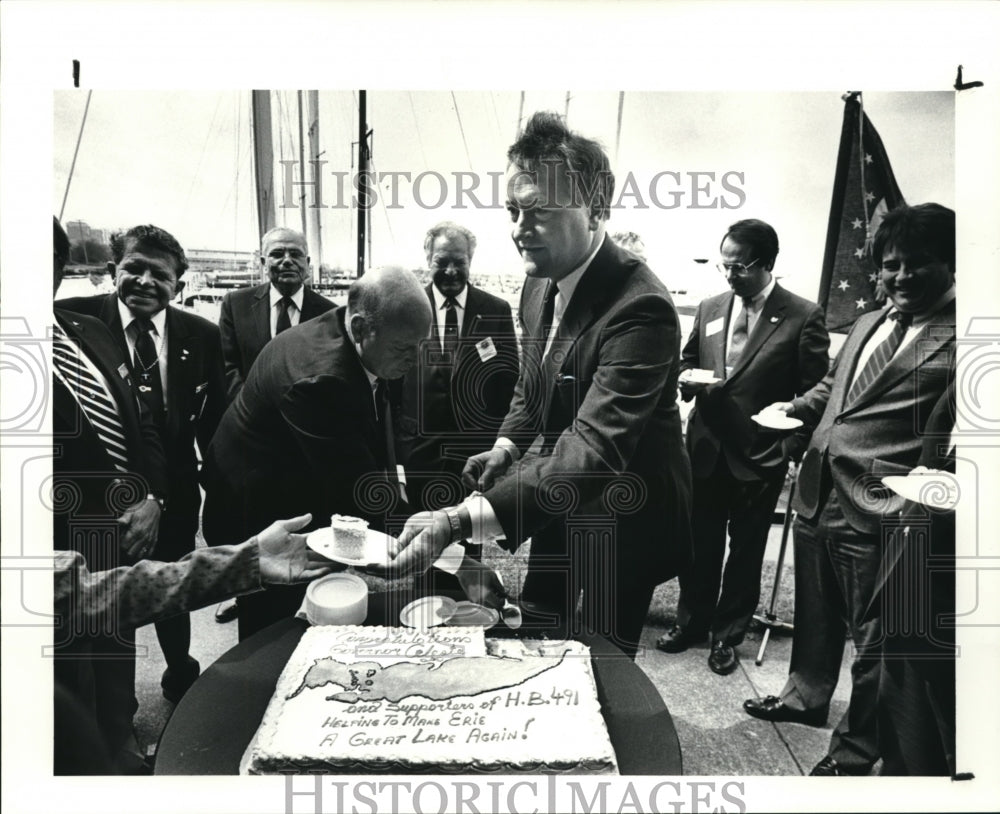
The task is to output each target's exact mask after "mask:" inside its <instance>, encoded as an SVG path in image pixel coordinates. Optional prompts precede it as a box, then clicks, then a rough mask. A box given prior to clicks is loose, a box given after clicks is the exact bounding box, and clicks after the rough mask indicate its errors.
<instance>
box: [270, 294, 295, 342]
mask: <svg viewBox="0 0 1000 814" xmlns="http://www.w3.org/2000/svg"><path fill="white" fill-rule="evenodd" d="M294 305H295V303H294V302H292V298H291V297H282V298H281V299H280V300H278V321H277V322H276V323H275V325H274V335H275V336H277V335H278V334H280V333H281V332H282V331H287V330H288V329H289V328H291V327H292V318H291V316H290V315H289V312H288V309H289V308H291V307H293V306H294Z"/></svg>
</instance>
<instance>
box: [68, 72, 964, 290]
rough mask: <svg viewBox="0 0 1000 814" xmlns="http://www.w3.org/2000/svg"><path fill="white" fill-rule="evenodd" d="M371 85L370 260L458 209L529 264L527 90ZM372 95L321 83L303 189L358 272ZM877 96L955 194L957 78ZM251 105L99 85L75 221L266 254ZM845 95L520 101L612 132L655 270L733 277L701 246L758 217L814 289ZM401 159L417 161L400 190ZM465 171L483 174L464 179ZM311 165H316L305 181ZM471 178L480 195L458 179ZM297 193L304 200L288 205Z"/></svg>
mask: <svg viewBox="0 0 1000 814" xmlns="http://www.w3.org/2000/svg"><path fill="white" fill-rule="evenodd" d="M567 93H568V94H569V101H568V107H567V99H566V97H567ZM86 96H87V94H86V92H85V91H76V90H67V91H59V92H56V93H55V94H54V97H53V123H54V133H53V138H54V145H53V176H52V179H53V180H52V183H53V190H52V194H53V206H54V207H55V208H56V211H58V208H59V207H60V206H61V202H62V199H63V196H64V195H65V194H66V183H67V178H68V177H69V170H70V166H71V163H72V160H73V151H74V147H75V145H76V140H77V137H78V135H79V132H80V124H81V121H82V118H83V111H84V107H85V105H86ZM367 97H368V101H367V108H368V116H367V118H368V123H369V126H370V127H371V128H372V130H373V141H372V145H373V163H374V169H375V171H376V172H378V173H380V174H381V176H380V177H381V178H382V179H383V181H382V183H381V184H380V187H379V200H378V202H377V204H376V206H375V207H374V209H373V210H372V227H371V233H372V253H371V260H370V262H371V263H374V264H376V265H380V264H385V263H393V262H399V263H403V264H405V265H410V266H422V265H423V263H424V257H423V250H422V246H423V236H424V233H425V232H426V230H427V229H428V228H429V227H430V226H431V225H433V224H434V223H435V222H437V221H439V220H445V219H450V220H456V221H459V222H461V223H463V224H465V225H466V226H468V227H469V228H471V229H472V230H473V231H474V232H475V233H476V235H477V238H478V241H479V249H478V252H477V256H476V259H475V261H474V270H475V271H478V272H486V273H499V274H502V273H512V274H517V273H519V264H518V258H517V256H516V253H515V251H514V248H513V246H512V244H511V241H510V237H509V224H508V222H507V215H506V212H505V211H504V209H503V205H502V204H503V189H502V184H501V183H500V181H499V180H497V179H498V178H499V176H498V175H497V173H502V172H503V171H504V169H505V153H506V149H507V147H508V146H509V144H510V143H511V141H512V140H513V138H514V137H515V135H516V132H517V122H518V111H519V108H520V106H521V94H520V93H519V92H517V91H498V90H489V89H484V90H481V91H459V92H452V91H445V90H441V91H379V90H376V91H369V92H368V94H367ZM357 98H358V95H357V92H356V91H352V90H341V91H321V92H320V94H319V100H320V102H319V106H320V142H321V149H322V159H323V160H324V161H326V162H327V163H326V164H325V165H323V166H322V167H321V169H320V175H321V178H320V181H321V184H322V185H323V186H322V190H321V196H320V199H319V201H316V199H315V198H312V197H310V198H309V200H308V201H307V203H309V204H310V205H312V204H314V203H317V202H318V203H322V204H323V205H324V206H325V207H326V208H324V209H322V210H321V212H322V214H321V224H322V228H321V231H322V239H323V253H322V254H323V256H322V262H325V263H327V264H330V265H333V266H341V267H345V268H348V269H353V268H354V267H355V260H354V256H355V250H356V237H355V234H356V232H355V229H356V221H357V216H356V210H355V209H353V208H352V207H351V202H352V201H351V199H352V197H353V195H352V192H353V190H352V187H351V184H352V179H353V178H354V173H355V172H356V170H357V159H356V155H355V149H354V147H352V143H354V142H356V140H357V115H358V114H357ZM863 99H864V106H865V111H866V112H867V114H868V115H869V117H870V119H871V120H872V122H873V123H874V125H875V127H876V129H878V131H879V133H880V134H881V136H882V139H883V142H884V144H885V147H886V150H887V152H888V155H889V159H890V161H891V163H892V166H893V169H894V171H895V173H896V177H897V180H898V182H899V185H900V188H901V189H902V191H903V195H904V196H905V198H906V199H907V200H908V201H910V202H913V203H917V202H921V201H928V200H934V201H938V202H940V203H943V204H945V205H947V206H954V197H955V194H954V153H955V135H954V122H955V110H954V94H953V93H950V92H871V93H864V94H863ZM271 100H272V102H271V104H272V117H273V122H274V125H273V128H272V129H273V139H274V152H275V167H274V175H275V179H276V180H275V185H276V199H277V201H278V203H279V208H278V214H277V218H278V222H279V223H283V224H285V225H289V226H292V227H294V228H300V225H301V211H300V209H299V207H298V203H299V200H298V196H299V194H300V193H299V190H298V188H293V194H292V197H291V198H287V199H286V195H285V192H284V180H285V179H289V178H290V179H291V180H293V181H298V180H301V176H300V175H299V170H298V168H297V167H296V166H293V165H287V168H286V166H285V165H282V164H281V162H282V161H292V162H294V161H297V159H298V130H299V128H298V113H297V94H296V93H295V92H294V91H280V92H272V94H271ZM620 101H621V103H622V121H621V131H620V135H619V134H618V133H617V120H618V106H619V102H620ZM249 104H250V93H249V91H218V92H216V91H179V92H178V91H173V92H172V91H117V90H96V91H94V92H93V94H92V97H91V101H90V106H89V109H88V111H87V120H86V123H85V126H84V129H83V136H82V139H81V141H80V149H79V153H78V155H77V160H76V166H75V169H74V172H73V178H72V183H71V186H70V189H69V193H68V196H67V197H66V206H65V211H64V213H63V221H64V222H66V221H70V220H77V219H80V220H85V221H87V222H88V223H89V224H90V225H92V226H97V227H104V228H111V229H113V228H121V227H127V226H129V225H133V224H136V223H141V222H152V223H156V224H157V225H160V226H162V227H164V228H165V229H167V230H168V231H170V232H172V233H173V234H174V235H175V236H176V237H177V238H178V239H179V240H180V241H181V243H182V245H184V246H185V247H187V248H204V249H229V250H252V249H253V248H254V247H255V243H256V234H257V225H256V214H255V203H254V200H253V189H254V185H253V165H252V162H251V140H250V124H249V122H250V111H249ZM843 108H844V103H843V101H842V100H841V95H840V94H839V93H837V92H782V93H779V92H755V91H748V92H649V91H646V92H626V93H625V94H624V97H623V98H622V97H620V95H619V93H617V92H614V91H551V92H546V91H539V90H532V91H526V92H525V94H524V107H523V115H524V117H525V118H526V117H527V116H529V115H530V114H531V113H532V112H534V111H536V110H554V111H556V112H558V113H561V114H565V113H566V112H567V110H568V122H569V125H570V127H571V128H572V129H574V130H578V131H579V132H581V133H583V134H585V135H588V136H591V137H595V138H598V139H599V140H601V141H602V143H603V144H604V145H605V147H606V149H607V150H608V153H609V155H610V157H611V159H612V165H613V169H614V171H615V173H616V179H617V184H616V202H617V203H618V206H616V207H615V208H614V209H613V211H612V216H611V220H610V222H609V224H608V229H609V230H610V231H617V230H628V231H634V232H636V233H638V234H639V235H640V236H641V237H642V239H643V241H644V243H645V245H646V249H647V255H648V258H649V261H650V266H651V267H652V268H653V270H654V271H655V272H656V273H657V274H659V275H660V276H661V277H662V278H663V279H664V280H665V281H666V282H667V284H668V285H669V286H670V287H671V288H672V289H674V290H678V289H680V290H689V291H691V292H692V293H694V292H700V293H702V294H707V293H711V292H712V291H714V290H718V289H719V287H720V286H722V285H723V281H722V280H721V278H720V277H719V276H718V275H717V273H716V272H715V271H714V267H713V265H712V264H711V263H709V264H707V265H697V264H695V263H694V262H693V259H694V258H696V257H698V258H707V259H709V260H712V261H714V260H715V259H716V258H717V256H718V243H719V240H720V238H721V236H722V234H723V233H724V232H725V229H726V227H727V226H728V225H729V224H730V223H731V222H733V221H734V220H737V219H740V218H743V217H758V218H761V219H763V220H766V221H767V222H769V223H771V224H772V225H773V226H774V227H775V229H776V230H777V232H778V236H779V240H780V243H781V254H780V255H779V259H778V263H777V266H776V272H777V273H778V274H779V275H780V276H781V277H782V279H783V280H784V281H785V283H786V284H787V285H788V287H789V288H791V289H792V290H794V291H797V292H798V293H800V294H803V295H804V296H809V297H815V296H816V294H817V289H818V284H819V272H820V267H821V264H822V259H823V247H824V241H825V235H826V223H827V218H828V216H829V207H830V197H831V192H832V184H833V174H834V167H835V164H836V158H837V148H838V143H839V138H840V128H841V120H842V117H843ZM337 172H339V173H343V175H341V176H339V179H338V176H337V175H336V174H335V173H337ZM289 173H291V175H289ZM393 173H400V174H401V175H398V176H396V180H395V184H396V186H395V190H394V189H393V186H392V184H393V180H392V179H393V175H392V174H393ZM402 173H408V174H409V178H407V177H406V176H404V175H402ZM455 173H467V174H470V175H467V176H465V177H464V180H463V181H462V182H461V184H460V183H459V181H458V180H457V179H456V175H455ZM491 173H492V174H493V175H490V174H491ZM668 173H669V174H668ZM313 177H314V175H313V170H312V169H311V168H310V170H309V173H308V174H307V180H311V179H312V178H313ZM473 178H474V179H475V183H476V184H477V185H478V186H476V187H473V188H472V194H471V195H469V194H465V193H460V192H459V187H460V186H462V188H463V189H465V190H468V189H470V186H471V184H472V183H473ZM310 195H312V190H310ZM442 199H443V200H442ZM286 202H287V203H289V204H291V206H288V207H283V206H281V204H284V203H286ZM477 202H478V205H477ZM459 204H463V205H464V207H459V206H458V205H459ZM313 262H314V265H316V258H313Z"/></svg>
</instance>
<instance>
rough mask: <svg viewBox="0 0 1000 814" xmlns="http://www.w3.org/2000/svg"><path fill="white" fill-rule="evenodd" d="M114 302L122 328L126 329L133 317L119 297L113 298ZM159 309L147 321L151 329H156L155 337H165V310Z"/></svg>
mask: <svg viewBox="0 0 1000 814" xmlns="http://www.w3.org/2000/svg"><path fill="white" fill-rule="evenodd" d="M115 302H117V303H118V316H119V317H121V320H122V328H128V326H129V325H131V324H132V323H133V322H134V321H135V317H134V316H132V312H131V311H129V310H128V306H127V305H126V304H125V303H123V302H122V301H121V298H120V297H115ZM169 307H170V306H169V305H168V306H167V307H166V308H161V309H160V310H159V311H157V312H156V313H155V314H153V316H151V317H150V318H149V321H150V322H152V323H153V327H154V328H155V329H156V335H157V336H166V335H167V334H166V331H167V308H169Z"/></svg>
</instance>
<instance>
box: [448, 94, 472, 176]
mask: <svg viewBox="0 0 1000 814" xmlns="http://www.w3.org/2000/svg"><path fill="white" fill-rule="evenodd" d="M451 103H452V105H454V107H455V118H456V119H458V130H459V132H460V133H461V134H462V144H464V145H465V157H466V159H467V160H468V162H469V169H470V170H471V169H472V156H471V155H470V154H469V142H467V141H466V140H465V128H464V127H463V126H462V115H461V114H460V113H459V112H458V100H457V99H456V98H455V91H452V92H451Z"/></svg>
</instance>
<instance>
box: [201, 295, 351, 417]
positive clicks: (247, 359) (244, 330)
mask: <svg viewBox="0 0 1000 814" xmlns="http://www.w3.org/2000/svg"><path fill="white" fill-rule="evenodd" d="M270 289H271V284H270V283H269V282H267V283H263V284H262V285H258V286H255V287H254V288H242V289H240V290H239V291H230V292H229V293H228V294H226V296H225V297H223V299H222V310H221V311H220V313H219V330H220V331H221V334H222V358H223V361H224V362H225V366H226V387H227V396H228V399H229V401H230V402H231V401H233V399H235V398H236V394H237V393H239V391H240V388H241V387H243V383H244V382H245V381H246V379H247V376H248V375H249V374H250V368H251V367H253V363H254V361H255V360H256V359H257V356H258V355H259V354H260V351H261V349H262V348H263V347H264V345H266V344H267V343H268V342H270V341H271V303H270V299H269V298H268V291H270ZM335 307H336V306H335V305H334V304H333V303H332V302H330V300H328V299H327V298H326V297H324V296H322V295H321V294H317V293H316V292H315V291H313V290H312V289H311V288H309V286H306V287H305V289H304V290H303V293H302V314H301V316H300V318H299V324H300V325H301V324H302V323H303V322H305V321H306V320H309V319H312V318H313V317H318V316H319V315H320V314H325V313H326V312H327V311H330V310H332V309H333V308H335Z"/></svg>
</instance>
